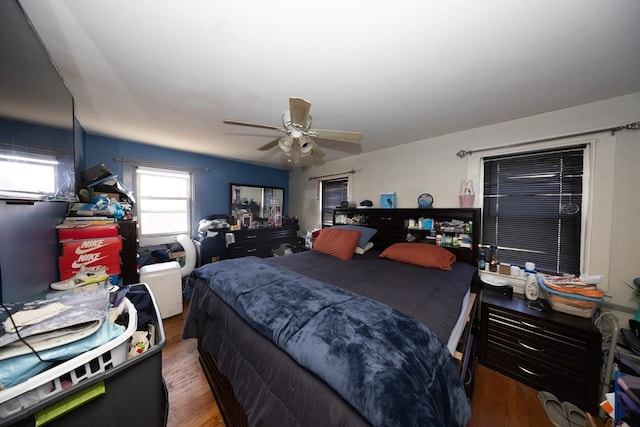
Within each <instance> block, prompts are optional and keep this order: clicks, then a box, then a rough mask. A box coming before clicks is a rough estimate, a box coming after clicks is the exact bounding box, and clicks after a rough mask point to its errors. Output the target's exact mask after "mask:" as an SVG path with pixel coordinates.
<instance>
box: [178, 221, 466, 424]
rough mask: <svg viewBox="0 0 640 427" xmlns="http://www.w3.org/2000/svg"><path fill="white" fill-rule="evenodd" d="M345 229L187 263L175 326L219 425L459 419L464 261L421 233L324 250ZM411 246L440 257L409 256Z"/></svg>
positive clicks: (461, 420)
mask: <svg viewBox="0 0 640 427" xmlns="http://www.w3.org/2000/svg"><path fill="white" fill-rule="evenodd" d="M336 229H337V228H336ZM327 230H332V229H327ZM348 231H351V232H355V231H356V230H348ZM346 232H347V230H341V231H340V232H338V231H337V230H336V231H335V233H341V234H340V235H337V234H335V235H331V236H329V233H328V232H327V233H325V230H323V232H322V233H321V236H322V240H323V241H322V242H321V241H320V240H321V238H320V237H319V238H318V241H317V242H316V243H323V242H324V243H323V244H326V243H327V242H326V241H327V239H328V240H329V244H328V246H329V249H326V248H325V247H323V248H318V249H317V248H316V245H314V250H309V251H304V252H300V253H296V254H292V255H287V256H280V257H272V258H266V259H261V258H255V257H245V258H238V259H232V260H224V261H221V262H217V263H213V264H206V265H204V266H202V267H200V268H198V269H196V270H194V271H193V272H192V273H191V275H190V277H189V279H188V281H187V285H186V290H185V294H186V295H187V296H188V297H189V298H190V300H191V301H190V304H189V310H188V312H187V316H186V319H185V324H184V330H183V337H184V338H196V339H197V340H198V351H199V353H200V361H201V365H202V367H203V370H204V372H205V374H206V376H207V379H208V381H209V384H210V386H211V389H212V392H213V394H214V396H215V398H216V401H217V403H218V406H219V408H220V411H221V413H222V415H223V418H224V420H225V423H226V425H228V426H249V425H250V426H275V425H277V426H316V425H317V426H370V425H403V426H404V425H429V426H439V425H441V426H456V425H459V426H464V425H466V424H467V423H468V421H469V419H470V407H469V403H468V399H467V396H466V394H465V387H464V380H463V378H462V377H464V374H465V372H466V369H465V368H461V363H460V360H459V359H460V358H461V357H460V354H459V351H458V350H460V349H459V348H458V347H459V344H460V342H462V341H465V339H464V337H465V335H466V336H470V334H469V330H470V325H469V323H470V322H469V321H470V320H472V318H473V314H472V313H473V311H472V308H473V306H474V298H473V297H474V294H473V293H471V292H470V291H471V284H472V283H473V281H474V280H475V279H476V274H477V271H476V268H475V265H471V264H468V263H464V262H452V261H453V260H455V256H453V255H452V254H451V253H450V252H448V251H446V250H445V249H443V248H440V247H437V246H435V245H431V244H428V243H398V244H396V245H391V246H390V247H388V248H384V250H379V248H376V249H368V250H366V251H364V249H365V248H366V245H365V246H363V247H361V246H359V244H360V243H361V242H360V241H359V240H358V242H357V244H356V245H355V246H354V247H355V249H360V252H363V251H364V253H354V250H353V248H351V249H350V250H351V253H352V256H349V254H347V255H344V256H342V257H341V256H338V255H336V253H333V252H332V251H333V250H334V249H335V248H333V246H336V245H335V244H334V243H335V241H336V240H340V239H342V237H343V236H344V235H345V233H346ZM323 234H324V235H323ZM361 234H362V233H359V232H358V237H359V236H360V235H361ZM336 236H338V237H336ZM348 237H349V239H351V240H353V239H354V235H353V234H351V235H350V236H348ZM351 240H350V243H349V245H347V247H350V245H351V243H352V242H351ZM356 240H357V239H356ZM320 246H321V245H320ZM338 246H340V245H338ZM369 246H370V245H369ZM400 248H401V249H400ZM322 249H325V250H322ZM392 249H393V250H395V251H396V252H397V253H395V252H393V251H391V250H392ZM340 250H341V251H342V252H343V253H344V252H345V251H344V249H343V248H340ZM417 250H419V251H420V255H421V256H422V257H423V254H422V251H423V250H426V251H427V253H428V255H427V258H429V257H430V258H433V259H430V262H436V263H441V262H444V267H445V268H427V267H424V266H421V265H416V264H415V262H409V261H411V258H412V257H413V258H415V256H416V254H415V253H414V252H415V251H417ZM398 251H399V252H398ZM434 251H436V252H434ZM441 251H443V252H441ZM346 252H347V253H348V250H347V251H346ZM398 254H400V255H398ZM407 254H408V255H407ZM391 255H393V256H391ZM381 256H384V258H381ZM406 256H408V257H409V259H405V258H406ZM451 257H453V258H451ZM423 258H424V257H423ZM440 258H443V259H444V261H443V260H441V259H440ZM398 259H399V260H398ZM434 260H435V261H434ZM447 264H448V266H449V268H448V269H447V268H446V266H447ZM468 352H470V350H468ZM454 356H456V357H454ZM465 356H466V357H468V355H463V356H462V357H465ZM461 373H462V374H461Z"/></svg>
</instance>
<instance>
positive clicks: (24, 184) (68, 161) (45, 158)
mask: <svg viewBox="0 0 640 427" xmlns="http://www.w3.org/2000/svg"><path fill="white" fill-rule="evenodd" d="M73 187H74V185H73V158H72V157H71V156H69V155H56V154H46V153H38V152H32V151H27V150H24V151H22V150H4V149H2V148H0V197H8V198H19V199H34V200H69V199H72V198H73V197H75V195H74V194H73V192H71V193H68V191H69V190H68V189H71V188H73ZM72 196H73V197H72Z"/></svg>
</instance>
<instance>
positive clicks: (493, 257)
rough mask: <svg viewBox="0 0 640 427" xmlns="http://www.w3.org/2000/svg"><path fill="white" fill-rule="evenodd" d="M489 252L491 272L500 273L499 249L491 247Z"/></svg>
mask: <svg viewBox="0 0 640 427" xmlns="http://www.w3.org/2000/svg"><path fill="white" fill-rule="evenodd" d="M489 251H490V252H489V271H492V272H494V273H496V272H497V271H498V247H497V246H491V248H490V249H489Z"/></svg>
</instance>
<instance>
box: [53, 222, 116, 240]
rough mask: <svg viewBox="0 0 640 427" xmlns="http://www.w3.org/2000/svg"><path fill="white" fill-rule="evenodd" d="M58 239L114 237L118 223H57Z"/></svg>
mask: <svg viewBox="0 0 640 427" xmlns="http://www.w3.org/2000/svg"><path fill="white" fill-rule="evenodd" d="M57 228H58V240H59V241H61V242H62V241H64V240H84V239H99V238H101V237H116V236H117V235H118V224H105V225H88V226H87V225H82V224H80V225H75V224H74V225H59V226H58V227H57Z"/></svg>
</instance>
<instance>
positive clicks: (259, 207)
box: [230, 183, 284, 228]
mask: <svg viewBox="0 0 640 427" xmlns="http://www.w3.org/2000/svg"><path fill="white" fill-rule="evenodd" d="M230 185H231V210H230V214H231V216H232V217H233V221H235V224H236V225H238V226H240V227H241V228H261V227H281V226H282V213H283V212H284V188H280V187H260V186H256V185H246V184H233V183H232V184H230Z"/></svg>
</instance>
